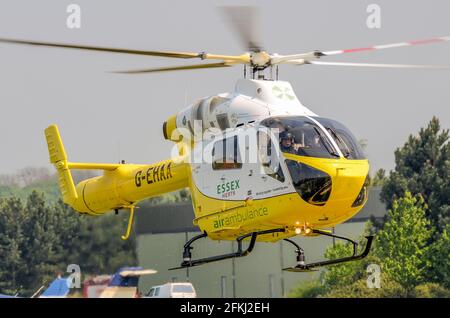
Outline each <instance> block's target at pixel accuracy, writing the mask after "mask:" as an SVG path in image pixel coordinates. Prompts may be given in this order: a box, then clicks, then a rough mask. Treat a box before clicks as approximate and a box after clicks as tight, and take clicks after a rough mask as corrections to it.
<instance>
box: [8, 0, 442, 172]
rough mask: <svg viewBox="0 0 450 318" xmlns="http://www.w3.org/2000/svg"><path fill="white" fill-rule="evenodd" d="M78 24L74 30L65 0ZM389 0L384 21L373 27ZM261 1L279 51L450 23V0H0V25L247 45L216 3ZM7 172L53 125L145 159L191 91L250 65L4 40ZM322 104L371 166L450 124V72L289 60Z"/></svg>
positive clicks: (76, 138)
mask: <svg viewBox="0 0 450 318" xmlns="http://www.w3.org/2000/svg"><path fill="white" fill-rule="evenodd" d="M70 3H77V4H79V5H80V6H81V9H82V28H81V29H79V30H78V29H72V30H70V29H67V28H66V17H67V13H66V7H67V5H68V4H70ZM370 3H377V4H379V5H380V6H381V10H382V11H381V14H382V28H381V29H376V30H374V29H368V28H367V27H366V17H367V15H368V14H367V13H366V7H367V5H368V4H370ZM224 4H253V5H258V6H259V7H260V11H261V16H262V19H261V20H262V22H263V25H262V38H263V44H264V46H265V47H266V48H267V49H268V50H269V51H271V52H278V53H280V54H289V53H301V52H306V51H310V50H314V49H321V50H334V49H345V48H352V47H361V46H369V45H375V44H384V43H391V42H402V41H406V40H414V39H422V38H427V37H434V36H445V35H450V19H449V18H448V13H449V12H450V2H449V1H448V0H434V1H432V2H431V1H411V0H397V1H387V0H383V1H381V0H370V1H362V0H351V1H350V0H348V1H335V0H328V1H324V0H323V1H318V0H316V1H280V0H278V1H239V2H237V1H192V0H191V1H171V0H167V1H106V0H105V1H99V0H95V1H93V0H89V1H87V0H70V1H65V0H54V1H50V0H45V1H44V0H40V1H31V0H30V1H23V0H11V1H7V0H0V37H13V38H19V39H27V40H42V41H54V42H63V43H77V44H91V45H98V46H111V47H124V48H136V49H153V50H181V51H193V52H197V51H208V52H211V53H225V54H227V53H229V54H237V53H242V49H241V48H240V42H239V39H238V38H237V37H235V36H234V35H233V33H232V31H231V30H229V29H228V28H227V26H226V25H224V24H223V22H222V18H221V16H220V15H219V14H218V12H217V10H216V9H215V7H216V6H217V5H224ZM0 57H1V58H0V110H1V112H0V145H1V150H2V156H1V161H0V163H1V165H0V173H12V172H14V171H15V170H17V169H19V168H22V167H25V166H49V164H48V154H47V149H46V144H45V138H44V133H43V130H44V128H45V127H46V126H47V125H49V124H51V123H57V124H58V125H59V127H60V131H61V134H62V136H63V139H64V142H65V146H66V150H67V152H68V154H69V158H70V160H72V161H92V162H94V161H98V162H117V161H118V160H119V159H125V160H126V161H127V162H135V163H150V162H154V161H157V160H161V159H166V158H168V157H169V154H170V148H171V146H172V143H170V142H166V141H164V139H163V136H162V132H161V126H162V123H163V121H164V120H165V119H166V118H167V117H169V116H171V115H173V114H175V113H176V112H177V111H179V110H181V109H182V108H183V107H184V106H185V100H186V96H187V101H188V102H192V101H193V100H194V99H196V98H199V97H203V96H207V95H212V94H215V93H220V92H226V91H231V90H232V89H233V87H234V83H235V80H236V79H237V78H239V77H241V76H242V69H241V67H236V68H230V69H212V70H198V71H184V72H178V73H166V74H161V73H160V74H149V75H115V74H110V73H106V72H105V71H110V70H122V69H133V68H141V67H152V66H162V65H177V64H183V63H185V62H186V61H184V60H172V59H164V58H151V57H142V56H130V55H121V54H112V53H93V52H82V51H77V50H65V49H49V48H36V47H24V46H15V45H6V44H0ZM328 60H330V61H355V62H380V63H416V64H450V44H449V43H443V44H434V45H428V46H418V47H412V48H398V49H390V50H385V51H383V52H375V53H367V54H365V53H355V54H351V55H350V54H349V55H347V56H343V57H333V58H331V57H330V58H329V59H327V61H328ZM280 78H281V79H283V80H287V81H289V82H291V84H292V85H293V87H294V89H295V91H296V93H297V95H298V97H299V99H300V100H301V102H302V103H303V104H305V105H306V106H308V107H309V108H310V109H312V110H313V111H314V112H316V113H318V114H320V115H322V116H325V117H330V118H334V119H337V120H339V121H341V122H343V123H344V124H346V125H347V126H348V127H349V128H350V129H351V130H352V131H353V132H354V134H355V135H356V136H357V137H358V138H360V139H363V138H364V139H367V140H368V145H369V146H368V154H369V159H370V161H371V164H372V169H376V168H380V167H383V168H387V169H391V168H393V165H394V156H393V151H394V149H395V148H396V147H398V146H400V145H402V144H403V143H404V141H405V140H406V138H407V136H408V135H409V134H410V133H412V132H414V133H415V132H417V131H418V129H419V128H420V127H422V126H424V125H425V124H426V123H427V122H428V121H429V120H430V119H431V117H432V116H433V115H436V116H438V117H439V118H440V119H441V123H442V126H443V127H445V128H448V127H449V126H450V116H449V115H450V71H424V70H381V69H368V70H367V69H353V68H339V67H325V66H323V67H320V66H317V67H314V66H305V67H294V66H282V67H280Z"/></svg>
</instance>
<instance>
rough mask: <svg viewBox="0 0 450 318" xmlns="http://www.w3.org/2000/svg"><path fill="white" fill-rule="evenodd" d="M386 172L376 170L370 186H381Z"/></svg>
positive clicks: (384, 180)
mask: <svg viewBox="0 0 450 318" xmlns="http://www.w3.org/2000/svg"><path fill="white" fill-rule="evenodd" d="M386 179H387V178H386V170H384V169H378V170H377V171H376V172H375V175H374V176H373V178H371V180H370V185H371V186H383V185H384V183H385V182H386Z"/></svg>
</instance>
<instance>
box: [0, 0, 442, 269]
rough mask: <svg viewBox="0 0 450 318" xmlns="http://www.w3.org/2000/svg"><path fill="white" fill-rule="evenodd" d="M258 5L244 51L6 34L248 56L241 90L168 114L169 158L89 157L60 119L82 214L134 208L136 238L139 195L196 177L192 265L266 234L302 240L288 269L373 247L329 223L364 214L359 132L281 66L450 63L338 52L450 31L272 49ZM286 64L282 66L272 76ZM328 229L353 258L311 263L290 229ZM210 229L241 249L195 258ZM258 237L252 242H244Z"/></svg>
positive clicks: (188, 257)
mask: <svg viewBox="0 0 450 318" xmlns="http://www.w3.org/2000/svg"><path fill="white" fill-rule="evenodd" d="M253 12H254V11H252V10H251V9H248V8H245V7H242V8H239V9H238V10H236V9H233V10H229V13H228V14H229V15H230V17H231V18H232V19H231V20H232V21H233V24H234V26H235V27H236V28H237V30H238V32H239V35H240V36H241V37H242V40H243V42H244V45H245V47H246V52H245V53H243V54H240V55H223V54H210V53H207V52H199V53H195V52H178V51H148V50H137V49H121V48H108V47H97V46H85V45H77V44H62V43H52V42H37V41H27V40H17V39H5V38H0V43H9V44H15V45H32V46H45V47H54V48H66V49H79V50H88V51H100V52H111V53H121V54H130V55H144V56H156V57H167V58H177V59H200V60H202V61H204V60H213V61H214V62H212V63H206V62H201V63H198V64H190V65H182V66H170V67H159V68H143V69H135V70H125V71H118V72H115V73H121V74H147V73H155V72H168V71H181V70H195V69H206V68H226V67H234V66H239V65H240V66H243V73H244V74H243V78H241V79H238V80H237V83H236V85H235V89H234V91H232V92H229V93H222V94H217V95H213V96H208V97H204V98H201V99H199V100H197V101H195V102H194V103H192V104H191V105H189V106H188V107H186V108H185V109H183V110H181V111H180V112H178V113H177V114H175V115H173V116H171V117H169V118H168V119H167V120H166V121H165V122H164V123H163V125H162V130H163V135H164V138H165V139H166V140H169V141H172V142H174V145H175V147H174V149H175V150H174V153H173V155H172V156H171V158H170V159H167V160H163V161H160V162H157V163H153V164H131V163H125V162H121V163H86V162H71V161H69V160H68V156H67V153H66V151H65V148H64V145H63V142H62V138H61V136H60V132H59V129H58V127H57V126H56V125H51V126H49V127H47V128H46V129H45V137H46V140H47V144H48V151H49V156H50V162H51V163H52V164H53V165H54V167H55V168H56V170H57V173H58V177H59V186H60V190H61V194H62V198H63V201H64V202H65V203H66V204H68V205H70V206H71V207H73V209H74V210H76V211H77V212H79V213H82V214H88V215H93V216H98V215H102V214H104V213H107V212H109V211H112V210H115V211H116V212H117V211H118V210H119V209H126V210H129V220H128V225H127V229H126V232H125V234H124V235H123V236H122V239H128V238H129V236H130V233H131V228H132V224H133V219H134V213H135V209H136V207H137V204H138V203H139V202H140V201H142V200H144V199H147V198H150V197H155V196H159V195H162V194H164V193H169V192H172V191H176V190H180V189H184V188H189V190H190V193H191V198H192V206H193V209H194V214H195V219H194V220H193V224H194V225H196V226H198V228H199V229H200V230H201V234H199V235H196V236H194V237H193V238H191V239H190V240H188V241H187V242H186V243H185V245H184V247H183V253H182V263H181V264H180V266H178V267H174V268H171V269H182V268H189V267H193V266H198V265H202V264H206V263H210V262H215V261H220V260H225V259H230V258H235V257H243V256H247V255H249V254H250V253H251V252H252V250H253V249H254V247H255V245H256V243H257V242H277V241H280V240H284V241H286V242H288V243H290V244H292V245H293V246H294V248H295V255H296V259H295V260H296V263H295V265H294V266H291V267H286V268H284V270H287V271H292V272H307V271H313V270H317V268H319V267H322V266H327V265H333V264H338V263H343V262H348V261H355V260H360V259H362V258H364V257H366V256H367V255H368V254H369V252H370V248H371V244H372V241H373V236H366V240H367V241H366V244H365V247H364V249H363V250H362V251H361V252H360V251H359V246H358V243H357V242H355V241H354V240H352V239H350V238H347V237H344V236H338V235H335V234H334V233H333V232H331V231H328V230H326V229H329V228H332V227H334V226H336V225H337V224H340V223H342V222H345V221H346V220H348V219H350V218H352V217H353V216H354V215H355V214H357V213H358V212H359V211H360V210H361V209H362V207H363V206H364V204H365V203H366V202H367V199H368V182H369V177H368V176H369V175H368V173H369V162H368V159H367V157H366V156H365V154H364V151H363V150H362V149H361V146H360V145H359V142H358V140H357V139H356V137H355V136H354V135H353V134H352V133H351V131H350V130H349V129H348V128H347V127H346V126H344V125H343V124H341V123H339V122H337V121H336V120H333V119H330V118H325V117H321V116H319V115H317V114H316V113H314V112H313V111H311V110H310V109H309V108H307V107H306V106H305V105H303V104H302V103H301V102H300V101H299V99H298V98H297V96H296V94H295V92H294V89H293V88H292V86H291V84H290V83H288V82H286V81H281V80H279V70H278V66H279V65H282V64H287V65H296V66H305V65H319V66H329V65H330V66H347V67H380V68H421V69H450V66H445V65H444V66H441V65H404V64H373V63H351V62H330V61H322V60H321V59H323V58H327V57H329V56H335V55H340V54H351V53H360V52H371V51H375V50H381V49H389V48H399V47H407V46H413V45H422V44H432V43H438V42H446V41H450V36H445V37H436V38H432V39H425V40H418V41H409V42H401V43H393V44H385V45H376V46H371V47H362V48H353V49H344V50H332V51H319V50H315V51H310V52H305V53H299V54H290V55H281V54H277V53H269V52H268V51H267V50H265V49H264V48H263V47H262V46H261V45H260V44H259V43H258V42H257V41H255V37H254V35H253V33H252V30H254V28H253V29H252V28H251V27H250V26H251V25H252V20H253V19H252V18H251V17H252V14H253ZM273 68H275V76H274V75H273ZM73 169H91V170H102V171H103V172H104V173H103V175H102V176H97V177H94V178H90V179H85V180H83V181H81V182H79V183H78V184H77V185H75V184H74V181H73V178H72V174H71V170H73ZM297 235H302V236H305V237H311V236H318V235H324V236H329V237H333V238H337V239H342V240H345V241H347V242H350V243H351V244H352V245H353V254H352V255H349V256H347V257H343V258H338V259H332V260H325V261H318V262H313V263H307V262H306V259H305V253H304V250H303V249H302V248H301V246H299V245H298V244H297V243H296V242H294V241H293V240H291V239H290V238H292V237H294V236H297ZM201 238H209V239H211V240H231V241H236V242H237V250H236V251H235V252H233V253H228V254H222V255H215V256H209V257H205V258H199V259H194V258H193V257H192V250H193V246H192V245H193V243H194V242H195V241H197V240H199V239H201ZM244 241H245V242H248V244H247V247H246V248H244V245H243V243H244Z"/></svg>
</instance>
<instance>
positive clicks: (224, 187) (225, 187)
mask: <svg viewBox="0 0 450 318" xmlns="http://www.w3.org/2000/svg"><path fill="white" fill-rule="evenodd" d="M237 189H239V180H233V181H229V182H224V183H222V184H218V185H217V194H223V193H226V192H230V191H234V190H237Z"/></svg>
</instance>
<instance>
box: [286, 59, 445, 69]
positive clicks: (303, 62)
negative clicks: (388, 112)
mask: <svg viewBox="0 0 450 318" xmlns="http://www.w3.org/2000/svg"><path fill="white" fill-rule="evenodd" d="M294 64H295V63H294ZM297 64H313V65H325V66H353V67H378V68H403V69H408V68H410V69H434V70H445V69H447V70H448V69H450V65H414V64H377V63H347V62H323V61H302V62H299V63H297Z"/></svg>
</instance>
